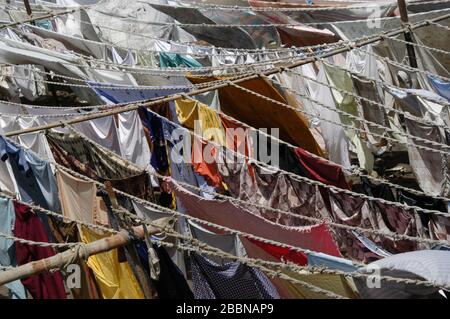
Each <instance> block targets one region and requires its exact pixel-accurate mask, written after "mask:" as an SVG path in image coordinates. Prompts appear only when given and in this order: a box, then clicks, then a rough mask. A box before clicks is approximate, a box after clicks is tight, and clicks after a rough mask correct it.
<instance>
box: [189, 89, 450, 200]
mask: <svg viewBox="0 0 450 319" xmlns="http://www.w3.org/2000/svg"><path fill="white" fill-rule="evenodd" d="M186 98H188V99H190V100H192V101H195V102H198V100H196V99H194V98H192V97H190V96H186ZM211 110H212V111H213V112H215V113H216V114H218V115H220V116H223V117H225V118H227V119H229V120H231V121H233V122H235V123H237V124H239V125H241V126H243V127H245V128H248V129H252V130H254V131H256V132H258V134H262V135H264V136H266V137H268V138H270V139H271V140H273V141H276V142H277V143H280V144H284V145H286V146H288V147H289V148H290V149H296V148H297V146H295V145H293V144H291V143H289V142H286V141H283V140H281V139H279V138H277V137H274V136H272V135H270V134H269V133H267V132H265V131H262V130H260V129H257V128H255V127H252V126H250V125H248V124H246V123H244V122H242V121H239V120H238V119H236V118H234V117H232V116H229V115H227V114H225V113H223V112H221V111H219V110H216V109H212V108H211ZM305 152H307V153H308V155H309V156H311V157H313V158H315V159H317V160H320V161H323V162H326V163H328V164H330V165H335V166H338V167H340V168H341V169H343V170H344V171H345V172H347V173H349V174H350V175H355V176H359V177H364V178H367V179H369V180H372V181H374V182H377V183H381V184H385V185H388V186H390V187H393V188H395V189H399V190H403V191H407V192H410V193H413V194H416V195H420V196H428V197H430V198H434V199H437V200H444V201H449V200H450V199H449V198H446V197H442V196H435V195H431V194H427V193H425V192H422V191H420V190H416V189H412V188H409V187H405V186H401V185H398V184H394V183H391V182H389V181H387V180H384V179H381V178H377V177H374V176H372V175H368V174H363V173H362V172H360V171H359V170H356V169H350V168H348V167H345V166H343V165H341V164H339V163H336V162H333V161H331V160H329V159H327V158H324V157H320V156H318V155H316V154H314V153H311V152H309V151H307V150H305ZM197 190H198V189H197ZM202 191H203V192H208V191H207V190H202ZM211 195H216V194H211Z"/></svg>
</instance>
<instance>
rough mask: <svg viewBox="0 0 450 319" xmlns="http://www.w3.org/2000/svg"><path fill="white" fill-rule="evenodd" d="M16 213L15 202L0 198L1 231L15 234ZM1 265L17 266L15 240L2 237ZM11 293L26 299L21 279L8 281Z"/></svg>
mask: <svg viewBox="0 0 450 319" xmlns="http://www.w3.org/2000/svg"><path fill="white" fill-rule="evenodd" d="M15 221H16V215H15V212H14V205H13V202H12V201H11V200H10V199H8V198H0V232H1V233H3V234H5V235H8V236H13V230H14V224H15ZM0 265H1V266H5V267H16V266H17V261H16V251H15V246H14V240H12V239H7V238H3V237H0ZM5 286H6V288H8V289H9V295H10V297H11V298H12V299H26V298H27V295H26V292H25V287H24V286H23V285H22V283H21V282H20V280H15V281H13V282H10V283H7V284H6V285H5Z"/></svg>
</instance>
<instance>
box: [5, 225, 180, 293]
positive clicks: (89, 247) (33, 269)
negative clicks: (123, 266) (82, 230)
mask: <svg viewBox="0 0 450 319" xmlns="http://www.w3.org/2000/svg"><path fill="white" fill-rule="evenodd" d="M171 221H173V219H172V218H171V217H164V218H160V219H158V220H156V221H155V222H154V224H155V225H156V226H149V227H148V228H147V229H148V234H149V235H154V234H157V233H160V232H161V229H164V228H165V227H167V226H168V225H169V224H170V223H171ZM133 231H134V234H133V235H135V236H137V237H139V238H141V239H143V238H144V228H143V226H136V227H133ZM130 242H131V236H130V234H129V232H127V231H125V230H122V231H120V232H119V233H118V234H115V235H113V236H110V237H106V238H102V239H100V240H97V241H94V242H92V243H89V244H85V245H84V248H82V249H80V250H79V251H76V250H75V251H74V250H73V249H68V250H66V251H64V252H62V253H59V254H56V255H54V256H52V257H48V258H45V259H41V260H37V261H33V262H31V263H27V264H25V265H22V266H19V267H17V268H13V269H10V270H6V271H3V272H0V286H2V285H4V284H7V283H9V282H12V281H14V280H18V279H23V278H27V277H29V276H32V275H36V274H39V273H42V272H46V271H49V270H52V269H60V268H61V267H63V266H64V265H66V264H67V263H69V262H71V261H72V260H74V257H76V258H78V257H86V258H87V257H89V256H93V255H97V254H100V253H104V252H107V251H110V250H112V249H115V248H120V247H122V246H125V245H127V244H129V243H130ZM74 254H79V255H81V256H74Z"/></svg>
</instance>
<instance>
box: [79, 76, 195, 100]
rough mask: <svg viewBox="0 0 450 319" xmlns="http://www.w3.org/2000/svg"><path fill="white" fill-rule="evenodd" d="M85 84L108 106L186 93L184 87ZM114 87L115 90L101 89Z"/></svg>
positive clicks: (89, 82)
mask: <svg viewBox="0 0 450 319" xmlns="http://www.w3.org/2000/svg"><path fill="white" fill-rule="evenodd" d="M87 84H88V85H89V86H90V87H91V88H92V89H93V90H94V92H95V93H96V94H97V95H98V96H99V97H100V98H101V99H102V100H103V101H104V102H105V103H106V104H109V105H113V104H118V103H126V102H136V101H141V100H152V99H156V98H159V97H164V96H167V95H171V94H175V93H180V92H187V88H186V87H185V86H142V87H134V86H129V87H128V86H118V85H114V84H111V83H99V82H91V81H88V82H87ZM104 86H107V87H115V86H117V88H111V89H110V88H107V89H105V88H103V87H104Z"/></svg>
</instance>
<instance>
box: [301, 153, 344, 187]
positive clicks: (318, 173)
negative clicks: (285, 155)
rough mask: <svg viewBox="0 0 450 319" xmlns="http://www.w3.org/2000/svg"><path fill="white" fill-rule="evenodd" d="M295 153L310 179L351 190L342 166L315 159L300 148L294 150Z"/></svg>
mask: <svg viewBox="0 0 450 319" xmlns="http://www.w3.org/2000/svg"><path fill="white" fill-rule="evenodd" d="M294 153H295V155H296V156H297V158H298V160H299V161H300V163H301V165H302V166H303V168H304V169H305V170H306V172H307V173H308V174H309V175H310V176H309V177H310V178H312V179H315V180H316V181H319V182H322V183H324V184H327V185H333V186H336V187H339V188H344V189H349V190H350V186H349V185H348V184H347V181H346V180H345V176H344V173H343V172H342V169H341V167H340V166H337V165H334V164H331V163H330V162H327V161H325V160H320V159H318V158H315V157H313V156H312V155H311V154H310V153H308V152H307V151H305V150H303V149H301V148H299V147H298V148H296V149H295V150H294Z"/></svg>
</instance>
